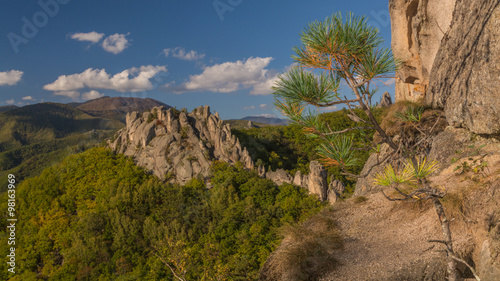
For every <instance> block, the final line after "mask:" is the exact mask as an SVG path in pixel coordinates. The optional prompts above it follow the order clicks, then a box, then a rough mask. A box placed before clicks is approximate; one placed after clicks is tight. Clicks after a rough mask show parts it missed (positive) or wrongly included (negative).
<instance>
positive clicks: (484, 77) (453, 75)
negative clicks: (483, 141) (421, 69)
mask: <svg viewBox="0 0 500 281" xmlns="http://www.w3.org/2000/svg"><path fill="white" fill-rule="evenodd" d="M426 103H427V104H429V105H432V106H433V107H439V108H444V111H445V115H446V119H447V121H448V123H449V124H450V125H453V126H455V127H464V128H467V129H469V130H470V131H472V132H474V133H477V134H500V0H461V1H458V2H457V5H456V8H455V12H454V15H453V20H452V23H451V27H450V30H449V31H448V32H447V33H446V36H445V38H444V39H443V40H442V42H441V46H440V48H439V52H438V53H437V56H436V59H435V61H434V66H433V68H432V72H431V80H430V84H429V89H428V90H427V95H426Z"/></svg>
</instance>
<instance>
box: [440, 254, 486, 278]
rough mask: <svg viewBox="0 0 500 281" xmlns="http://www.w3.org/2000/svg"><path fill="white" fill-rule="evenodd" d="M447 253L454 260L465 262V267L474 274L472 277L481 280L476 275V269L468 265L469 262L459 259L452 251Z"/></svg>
mask: <svg viewBox="0 0 500 281" xmlns="http://www.w3.org/2000/svg"><path fill="white" fill-rule="evenodd" d="M448 255H449V256H450V257H451V258H452V259H454V260H456V261H458V262H461V263H463V264H465V266H467V267H468V268H469V269H470V271H471V272H472V274H473V275H474V277H475V278H476V280H477V281H481V278H479V276H478V275H477V273H476V270H474V268H473V267H472V266H470V264H469V263H467V262H466V261H464V260H463V259H461V258H459V257H457V256H455V255H454V254H452V253H448Z"/></svg>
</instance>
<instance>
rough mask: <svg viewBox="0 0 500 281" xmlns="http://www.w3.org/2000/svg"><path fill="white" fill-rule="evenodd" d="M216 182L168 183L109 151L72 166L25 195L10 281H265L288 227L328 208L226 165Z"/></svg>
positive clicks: (21, 189)
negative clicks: (261, 274) (264, 271)
mask: <svg viewBox="0 0 500 281" xmlns="http://www.w3.org/2000/svg"><path fill="white" fill-rule="evenodd" d="M212 173H213V178H212V180H211V188H210V189H207V188H206V187H205V185H204V184H203V183H202V182H200V181H199V180H197V179H193V180H192V181H190V182H189V183H187V184H186V185H184V186H179V185H172V184H166V183H163V182H161V181H160V180H158V179H157V178H155V177H153V176H151V175H149V174H147V173H145V172H144V170H143V169H142V168H139V167H137V166H136V165H135V164H134V163H133V161H132V160H131V159H129V158H126V157H124V156H121V155H116V154H114V153H112V152H111V151H109V150H107V149H104V148H93V149H90V150H87V151H85V152H83V153H80V154H76V155H73V156H70V157H68V158H66V159H65V160H64V161H63V162H62V163H60V164H58V165H55V166H52V167H50V168H48V169H46V170H44V171H43V172H42V174H41V175H40V176H38V177H35V178H31V179H28V180H25V181H24V182H23V183H21V184H20V185H19V186H18V187H17V191H16V197H17V202H18V208H17V212H18V213H17V214H18V223H17V226H16V233H17V236H16V245H19V246H18V250H16V251H17V252H16V270H18V273H17V274H16V275H15V276H14V277H13V278H11V279H10V280H23V281H25V280H174V279H173V274H174V273H175V274H177V275H179V276H185V278H186V280H222V279H225V280H255V279H256V278H257V275H258V271H259V268H260V267H261V266H262V265H263V263H264V262H265V261H266V259H267V257H268V256H269V254H270V253H271V252H272V251H273V250H274V249H275V248H276V247H277V245H278V244H279V242H280V239H281V238H280V235H279V233H280V227H282V226H283V225H290V224H291V225H294V224H296V223H298V222H301V221H304V220H305V219H306V218H307V217H309V216H310V215H312V214H315V213H317V212H318V211H319V210H320V209H321V208H322V207H323V205H322V204H321V203H320V202H319V201H318V200H317V199H316V198H315V197H313V196H310V195H308V194H306V191H305V190H304V189H301V188H298V187H295V186H292V185H287V184H285V185H282V186H279V187H278V186H276V185H275V184H274V183H272V182H271V181H269V180H266V179H262V178H259V177H258V176H257V174H256V173H255V172H253V171H247V170H244V169H243V168H242V167H241V166H238V165H236V166H229V165H227V164H226V163H222V162H217V163H215V164H214V165H213V166H212ZM2 200H5V201H4V202H6V201H7V198H6V193H3V194H2ZM1 209H2V212H5V211H6V205H5V204H4V205H2V206H1ZM1 224H2V227H1V229H2V232H3V233H2V235H0V237H1V239H0V240H1V241H0V245H1V246H0V247H1V248H0V254H1V255H4V256H5V255H7V251H8V249H7V247H8V245H7V241H6V238H7V236H6V235H5V234H6V233H5V229H7V228H6V225H5V224H6V221H3V222H2V223H1ZM21 245H22V247H21ZM6 266H7V265H6V264H5V263H3V264H1V265H0V267H1V268H2V269H1V270H0V272H1V273H0V274H2V276H1V277H0V279H3V280H5V279H7V277H8V275H7V274H8V271H7V269H6ZM10 277H12V276H10Z"/></svg>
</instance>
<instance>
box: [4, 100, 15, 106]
mask: <svg viewBox="0 0 500 281" xmlns="http://www.w3.org/2000/svg"><path fill="white" fill-rule="evenodd" d="M15 102H16V101H15V100H14V99H10V100H6V101H5V103H6V104H9V105H11V104H14V103H15Z"/></svg>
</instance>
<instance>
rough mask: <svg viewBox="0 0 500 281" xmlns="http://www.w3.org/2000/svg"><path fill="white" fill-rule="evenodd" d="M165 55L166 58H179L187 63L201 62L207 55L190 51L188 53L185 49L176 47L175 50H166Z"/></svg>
mask: <svg viewBox="0 0 500 281" xmlns="http://www.w3.org/2000/svg"><path fill="white" fill-rule="evenodd" d="M163 54H164V55H165V57H168V56H170V55H172V57H174V58H178V59H181V60H187V61H195V60H201V59H203V58H204V57H205V54H202V53H198V52H196V51H193V50H190V51H187V52H186V50H185V49H184V48H181V47H176V48H173V49H164V50H163Z"/></svg>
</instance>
